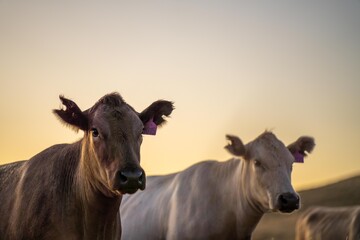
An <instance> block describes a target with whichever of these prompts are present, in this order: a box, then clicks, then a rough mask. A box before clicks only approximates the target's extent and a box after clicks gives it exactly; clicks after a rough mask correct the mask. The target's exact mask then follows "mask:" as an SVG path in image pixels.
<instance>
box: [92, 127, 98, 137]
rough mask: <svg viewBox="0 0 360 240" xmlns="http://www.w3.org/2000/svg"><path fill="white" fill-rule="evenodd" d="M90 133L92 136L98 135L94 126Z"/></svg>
mask: <svg viewBox="0 0 360 240" xmlns="http://www.w3.org/2000/svg"><path fill="white" fill-rule="evenodd" d="M91 134H92V136H93V137H94V138H96V137H98V136H99V131H98V130H97V129H96V128H92V129H91Z"/></svg>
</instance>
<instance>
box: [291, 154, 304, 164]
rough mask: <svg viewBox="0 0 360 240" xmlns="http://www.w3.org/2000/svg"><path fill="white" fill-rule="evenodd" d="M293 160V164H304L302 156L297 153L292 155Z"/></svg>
mask: <svg viewBox="0 0 360 240" xmlns="http://www.w3.org/2000/svg"><path fill="white" fill-rule="evenodd" d="M293 156H294V158H295V162H297V163H304V155H302V154H301V153H299V152H296V153H294V154H293Z"/></svg>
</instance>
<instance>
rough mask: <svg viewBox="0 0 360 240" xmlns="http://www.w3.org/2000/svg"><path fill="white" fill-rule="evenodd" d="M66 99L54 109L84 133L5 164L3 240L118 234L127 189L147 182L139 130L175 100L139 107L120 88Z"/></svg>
mask: <svg viewBox="0 0 360 240" xmlns="http://www.w3.org/2000/svg"><path fill="white" fill-rule="evenodd" d="M61 100H62V101H63V104H64V105H65V106H66V109H65V110H56V111H55V113H56V114H57V115H58V116H59V118H60V119H61V120H63V121H64V122H65V123H66V124H69V125H70V126H71V127H73V128H76V129H81V130H83V131H84V133H85V134H84V137H83V139H81V140H79V141H78V142H75V143H73V144H59V145H54V146H52V147H49V148H48V149H46V150H44V151H42V152H40V153H39V154H37V155H35V156H34V157H32V158H31V159H30V160H28V161H21V162H15V163H10V164H6V165H2V166H0V203H1V204H0V239H2V240H3V239H4V240H20V239H29V240H30V239H36V240H42V239H55V240H56V239H64V240H65V239H66V240H72V239H73V240H75V239H84V240H85V239H86V240H92V239H99V240H100V239H120V236H121V225H120V219H119V211H118V209H119V206H120V202H121V199H122V195H123V194H124V193H133V192H135V191H136V190H137V189H144V188H145V179H144V176H145V175H144V172H143V170H142V169H141V167H140V165H139V161H140V158H139V150H140V144H141V132H142V130H143V126H144V123H145V122H146V121H147V120H148V118H149V116H151V118H152V119H154V118H155V117H156V116H157V117H159V116H158V115H159V114H160V115H163V114H165V115H169V114H170V113H169V111H170V112H171V110H172V104H171V103H170V102H165V101H163V102H162V103H160V104H166V105H167V107H168V109H167V110H169V111H166V112H164V111H158V110H159V108H155V110H154V106H153V107H149V108H148V109H147V110H145V111H144V112H142V113H141V114H138V113H137V112H135V111H134V110H133V109H132V108H131V107H130V106H129V105H127V104H126V103H125V102H124V101H123V100H122V98H121V97H120V95H118V94H109V95H106V96H104V97H103V98H102V99H100V100H99V102H98V103H97V104H95V105H94V107H93V108H91V109H89V110H87V111H85V112H81V111H80V109H79V108H78V107H77V106H76V104H75V103H74V102H72V101H70V100H68V99H65V98H63V97H61ZM170 108H171V109H170ZM154 113H155V114H154ZM160 117H161V116H160ZM142 118H145V119H146V120H144V121H145V122H144V123H142ZM156 124H161V123H160V122H159V121H158V122H157V123H156ZM137 138H139V140H137ZM134 176H135V177H134Z"/></svg>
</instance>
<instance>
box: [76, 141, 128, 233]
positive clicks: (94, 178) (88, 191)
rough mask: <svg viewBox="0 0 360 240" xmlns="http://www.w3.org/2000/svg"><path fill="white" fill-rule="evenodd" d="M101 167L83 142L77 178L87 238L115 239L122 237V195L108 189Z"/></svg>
mask: <svg viewBox="0 0 360 240" xmlns="http://www.w3.org/2000/svg"><path fill="white" fill-rule="evenodd" d="M103 174H104V173H102V172H101V169H100V166H99V165H98V162H97V161H96V159H93V153H92V152H91V151H89V148H88V146H86V143H84V142H83V143H82V150H81V158H80V165H79V169H78V175H77V185H78V189H79V192H78V202H79V204H80V206H81V209H82V214H83V216H82V219H83V222H82V224H83V226H84V229H85V232H84V239H93V238H94V237H95V236H96V237H97V239H115V236H117V235H119V234H120V233H119V231H120V230H119V226H120V224H119V219H120V218H119V216H118V214H119V207H120V203H121V195H120V194H119V193H117V192H113V191H111V190H109V189H108V187H107V184H106V182H104V181H103V180H101V179H103V178H102V176H103Z"/></svg>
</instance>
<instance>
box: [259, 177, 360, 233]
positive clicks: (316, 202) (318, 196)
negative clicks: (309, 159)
mask: <svg viewBox="0 0 360 240" xmlns="http://www.w3.org/2000/svg"><path fill="white" fill-rule="evenodd" d="M299 194H300V196H301V203H302V207H301V210H299V211H297V212H295V213H293V214H280V213H275V214H274V213H271V214H265V215H264V217H263V218H262V219H261V221H260V223H259V224H258V226H257V227H256V229H255V231H254V234H253V239H255V240H268V239H271V240H289V239H294V236H295V223H296V220H297V217H298V216H299V214H300V213H301V212H303V211H304V210H306V209H307V208H308V207H310V206H329V207H338V206H352V205H360V176H356V177H352V178H349V179H346V180H342V181H339V182H337V183H333V184H329V185H326V186H323V187H319V188H314V189H310V190H304V191H300V192H299Z"/></svg>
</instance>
